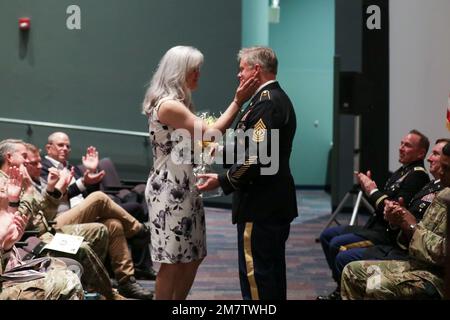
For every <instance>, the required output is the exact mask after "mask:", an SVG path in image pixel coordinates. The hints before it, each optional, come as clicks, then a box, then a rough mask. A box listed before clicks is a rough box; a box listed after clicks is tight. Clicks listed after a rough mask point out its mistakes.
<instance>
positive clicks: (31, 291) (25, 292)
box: [0, 143, 84, 300]
mask: <svg viewBox="0 0 450 320" xmlns="http://www.w3.org/2000/svg"><path fill="white" fill-rule="evenodd" d="M2 147H4V145H2V144H1V143H0V150H1V149H2ZM3 161H4V158H3V157H1V156H0V163H2V162H3ZM10 182H11V181H10V180H9V179H2V181H1V183H0V300H7V299H11V300H17V299H20V300H35V299H52V300H58V299H71V300H80V299H83V298H84V294H83V288H82V286H81V283H80V281H79V279H78V276H77V275H76V274H75V273H73V272H72V271H70V270H69V269H68V267H67V265H66V264H65V263H64V262H63V261H61V260H58V259H53V258H50V259H47V260H45V263H44V264H39V271H40V273H41V274H40V275H39V276H40V278H36V277H34V278H33V280H28V281H23V280H24V279H22V281H20V282H18V281H17V280H11V278H7V275H8V271H10V270H11V269H12V268H14V267H17V266H20V265H23V262H22V261H21V259H20V256H19V254H18V251H17V249H16V248H15V247H14V243H16V242H17V241H18V240H19V239H20V237H22V235H23V231H24V229H25V226H26V224H27V222H28V216H22V215H20V214H18V212H16V207H15V204H14V203H11V202H9V200H10V199H8V195H9V194H10V193H9V192H7V191H6V187H10V186H11V185H10ZM18 193H19V192H17V195H18ZM43 267H45V270H44V269H43ZM27 270H29V269H25V270H24V271H22V275H30V273H28V272H27ZM11 271H12V270H11ZM24 273H25V274H24ZM10 275H11V273H9V276H10Z"/></svg>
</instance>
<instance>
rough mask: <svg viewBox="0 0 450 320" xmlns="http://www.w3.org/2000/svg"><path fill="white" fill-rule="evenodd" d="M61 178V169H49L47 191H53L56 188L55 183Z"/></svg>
mask: <svg viewBox="0 0 450 320" xmlns="http://www.w3.org/2000/svg"><path fill="white" fill-rule="evenodd" d="M58 180H59V170H58V169H56V168H54V167H52V168H49V169H48V177H47V191H49V192H53V190H55V185H56V183H57V182H58Z"/></svg>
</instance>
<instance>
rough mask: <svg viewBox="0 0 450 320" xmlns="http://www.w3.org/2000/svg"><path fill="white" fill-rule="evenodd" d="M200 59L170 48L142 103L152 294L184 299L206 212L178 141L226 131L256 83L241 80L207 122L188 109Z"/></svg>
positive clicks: (202, 251)
mask: <svg viewBox="0 0 450 320" xmlns="http://www.w3.org/2000/svg"><path fill="white" fill-rule="evenodd" d="M202 63H203V55H202V53H201V52H200V51H199V50H197V49H195V48H193V47H188V46H176V47H173V48H171V49H170V50H168V51H167V52H166V54H165V55H164V56H163V57H162V59H161V61H160V63H159V65H158V68H157V70H156V72H155V73H154V75H153V78H152V80H151V83H150V87H149V89H148V90H147V93H146V95H145V99H144V102H143V113H144V114H146V115H147V117H148V123H149V132H150V140H151V143H152V147H153V168H152V169H151V171H150V175H149V178H148V181H147V188H146V191H145V195H146V199H147V204H148V206H149V214H150V226H151V235H152V241H151V243H152V259H153V261H154V262H159V263H160V264H161V266H160V269H159V272H158V276H157V278H156V285H155V298H156V299H165V300H168V299H177V300H180V299H185V298H186V296H187V295H188V293H189V290H190V288H191V286H192V283H193V281H194V278H195V275H196V273H197V269H198V266H199V265H200V263H201V262H202V260H203V258H204V257H205V256H206V229H205V215H204V210H203V203H202V200H201V198H200V194H199V192H198V190H197V188H196V186H195V183H196V181H195V176H194V174H193V161H192V152H191V151H190V149H188V152H186V149H183V148H180V146H182V145H184V146H186V142H187V143H188V144H189V145H190V144H191V143H192V141H193V137H194V130H196V131H197V134H199V135H201V136H202V135H203V134H205V132H207V131H210V130H214V129H215V130H216V131H217V130H220V131H221V132H222V133H223V132H225V130H226V129H227V128H228V127H229V126H230V125H231V123H232V122H233V120H234V118H235V117H236V115H237V114H238V111H239V110H240V108H241V106H242V104H243V103H244V102H245V101H247V100H248V99H249V98H250V96H251V95H252V94H253V93H254V91H255V89H256V88H257V86H258V83H257V80H256V79H255V78H252V79H250V80H248V81H247V82H245V83H240V84H239V87H238V88H237V90H236V93H235V96H234V99H233V101H232V102H231V104H230V105H229V107H228V108H227V109H226V110H225V112H224V113H223V114H222V116H221V117H220V118H219V119H218V120H217V121H216V122H215V123H214V124H213V125H211V126H208V125H207V124H206V123H205V122H204V121H203V120H202V119H200V118H199V117H197V116H195V115H194V113H193V112H192V111H193V106H192V101H191V91H193V90H195V89H196V88H197V85H198V80H199V76H200V66H201V65H202ZM210 132H211V131H210ZM181 142H183V143H184V144H182V143H181Z"/></svg>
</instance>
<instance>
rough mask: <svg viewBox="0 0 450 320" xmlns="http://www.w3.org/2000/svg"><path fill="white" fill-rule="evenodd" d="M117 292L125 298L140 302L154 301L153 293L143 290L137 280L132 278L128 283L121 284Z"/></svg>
mask: <svg viewBox="0 0 450 320" xmlns="http://www.w3.org/2000/svg"><path fill="white" fill-rule="evenodd" d="M117 290H118V291H119V293H120V294H121V295H122V296H124V297H125V298H130V299H139V300H152V299H153V292H151V291H149V290H147V289H145V288H143V287H142V286H141V285H140V284H139V283H137V282H136V279H135V278H134V277H130V279H129V280H128V281H126V282H124V283H121V284H119V287H118V288H117Z"/></svg>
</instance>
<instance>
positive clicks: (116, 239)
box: [2, 140, 153, 299]
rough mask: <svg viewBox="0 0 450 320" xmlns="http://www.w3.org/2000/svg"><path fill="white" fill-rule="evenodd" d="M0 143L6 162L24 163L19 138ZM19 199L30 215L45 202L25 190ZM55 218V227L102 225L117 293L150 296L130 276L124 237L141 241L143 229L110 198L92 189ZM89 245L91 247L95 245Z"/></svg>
mask: <svg viewBox="0 0 450 320" xmlns="http://www.w3.org/2000/svg"><path fill="white" fill-rule="evenodd" d="M2 143H3V142H2ZM4 145H5V147H4V149H3V150H4V157H5V159H10V161H9V163H15V162H21V163H23V162H25V159H26V158H27V157H28V154H27V151H26V148H25V145H24V143H23V142H22V141H20V140H12V141H11V140H6V142H5V143H4ZM25 173H26V170H25ZM25 173H24V174H25ZM27 189H31V188H27ZM30 195H31V198H30ZM20 200H21V201H20V204H21V207H19V211H20V210H28V212H30V213H34V215H35V214H36V212H38V211H39V209H40V207H41V206H43V205H45V204H41V203H40V201H39V199H36V198H35V193H33V192H32V191H28V192H27V196H26V197H21V199H20ZM44 200H46V201H48V200H49V198H44ZM47 213H50V212H47ZM55 221H56V225H55V228H56V229H63V228H64V227H65V226H67V225H74V224H84V223H90V222H99V223H102V224H104V225H105V226H106V227H107V229H108V233H109V242H108V253H109V255H110V258H111V264H112V267H113V271H114V274H115V277H116V280H117V281H118V283H119V285H118V290H119V293H120V294H121V295H123V296H125V297H127V298H135V299H151V298H152V297H153V294H152V293H151V292H149V291H148V290H145V289H144V288H142V287H141V286H140V285H139V284H138V283H137V282H136V280H135V278H134V268H133V263H132V261H131V256H130V252H129V250H128V246H127V243H126V238H125V237H130V238H131V237H135V239H136V241H144V242H145V239H146V237H147V236H146V235H145V233H146V230H147V229H145V228H144V227H143V226H142V225H141V224H140V223H139V222H138V221H137V220H136V219H134V218H133V217H132V216H131V215H130V214H128V213H127V212H126V211H125V210H123V209H122V208H121V207H119V206H118V205H116V204H115V203H114V202H113V201H112V200H111V199H110V198H108V197H107V196H106V195H104V194H102V193H101V192H95V193H93V194H91V195H89V196H88V197H87V198H86V200H84V201H83V202H82V203H80V204H79V205H77V206H76V207H75V208H73V209H70V210H68V211H66V212H64V213H62V214H60V215H59V216H57V217H56V218H55ZM147 242H148V241H147ZM93 247H94V248H95V245H93Z"/></svg>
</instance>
